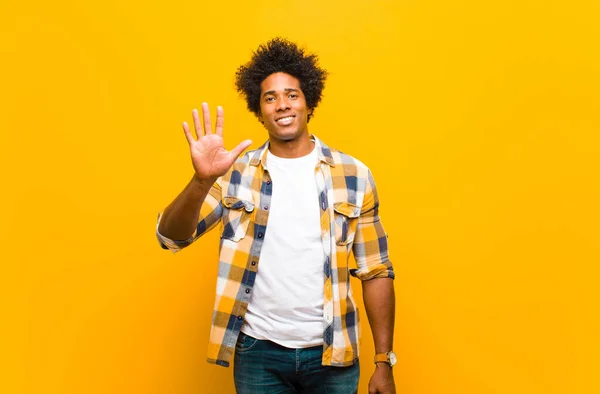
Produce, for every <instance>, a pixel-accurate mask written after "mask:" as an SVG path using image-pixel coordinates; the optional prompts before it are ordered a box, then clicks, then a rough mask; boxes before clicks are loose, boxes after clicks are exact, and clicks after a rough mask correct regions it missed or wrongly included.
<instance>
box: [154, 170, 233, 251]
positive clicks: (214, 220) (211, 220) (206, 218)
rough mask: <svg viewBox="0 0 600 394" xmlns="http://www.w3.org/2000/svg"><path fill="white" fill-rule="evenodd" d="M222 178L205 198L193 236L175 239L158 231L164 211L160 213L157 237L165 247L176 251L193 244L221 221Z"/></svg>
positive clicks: (157, 223)
mask: <svg viewBox="0 0 600 394" xmlns="http://www.w3.org/2000/svg"><path fill="white" fill-rule="evenodd" d="M220 180H221V178H219V180H217V182H215V183H214V184H213V185H212V187H211V188H210V191H209V192H208V195H207V196H206V198H205V199H204V203H203V204H202V207H200V215H199V217H198V225H197V226H196V229H195V230H194V233H193V234H192V236H191V237H190V238H188V239H184V240H175V239H171V238H167V237H165V236H164V235H162V234H161V233H159V232H158V226H159V225H160V219H161V218H162V215H163V212H164V211H162V212H160V213H159V214H158V220H157V222H156V237H157V238H158V242H159V243H160V246H161V247H162V248H163V249H168V250H170V251H171V252H173V253H175V252H178V251H180V250H182V249H183V248H185V247H187V246H189V245H191V244H192V243H193V242H194V241H196V240H197V239H198V238H200V237H201V236H202V235H203V234H205V233H206V232H208V231H210V230H212V229H213V228H214V227H215V226H216V225H217V224H218V223H220V222H221V216H222V215H223V205H222V202H221V184H220Z"/></svg>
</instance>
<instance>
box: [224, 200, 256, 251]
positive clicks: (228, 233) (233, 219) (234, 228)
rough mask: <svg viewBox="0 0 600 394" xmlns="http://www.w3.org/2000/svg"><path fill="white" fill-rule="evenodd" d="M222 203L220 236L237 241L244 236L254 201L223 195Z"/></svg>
mask: <svg viewBox="0 0 600 394" xmlns="http://www.w3.org/2000/svg"><path fill="white" fill-rule="evenodd" d="M222 204H223V233H222V234H221V238H224V239H229V240H231V241H235V242H238V241H240V240H241V239H243V238H244V237H245V236H246V233H247V232H248V226H249V225H250V222H251V218H252V212H253V211H254V203H253V202H252V201H248V200H242V199H240V198H238V197H231V196H225V197H223V200H222Z"/></svg>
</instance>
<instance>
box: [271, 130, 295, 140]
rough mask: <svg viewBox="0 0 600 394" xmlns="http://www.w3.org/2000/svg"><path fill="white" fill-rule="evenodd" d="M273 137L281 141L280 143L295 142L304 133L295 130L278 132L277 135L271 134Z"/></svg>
mask: <svg viewBox="0 0 600 394" xmlns="http://www.w3.org/2000/svg"><path fill="white" fill-rule="evenodd" d="M270 134H271V136H272V137H274V138H276V139H278V140H280V141H293V140H295V139H298V138H299V137H300V136H301V135H302V133H300V132H298V130H293V131H291V130H290V131H286V132H283V133H282V132H278V133H277V132H276V133H270Z"/></svg>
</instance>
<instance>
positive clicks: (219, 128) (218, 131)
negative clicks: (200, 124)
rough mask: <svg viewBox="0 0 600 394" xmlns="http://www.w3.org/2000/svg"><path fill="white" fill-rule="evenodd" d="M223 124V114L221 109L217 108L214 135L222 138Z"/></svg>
mask: <svg viewBox="0 0 600 394" xmlns="http://www.w3.org/2000/svg"><path fill="white" fill-rule="evenodd" d="M224 123H225V115H224V114H223V107H221V106H218V107H217V125H216V127H215V134H217V135H218V136H221V137H222V136H223V124H224Z"/></svg>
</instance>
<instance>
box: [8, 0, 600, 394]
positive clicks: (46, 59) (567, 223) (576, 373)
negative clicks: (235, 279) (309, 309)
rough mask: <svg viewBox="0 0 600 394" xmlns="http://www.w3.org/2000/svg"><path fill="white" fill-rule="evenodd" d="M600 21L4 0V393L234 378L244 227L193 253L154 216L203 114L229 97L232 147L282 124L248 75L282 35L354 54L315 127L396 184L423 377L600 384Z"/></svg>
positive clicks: (529, 393)
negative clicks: (232, 250)
mask: <svg viewBox="0 0 600 394" xmlns="http://www.w3.org/2000/svg"><path fill="white" fill-rule="evenodd" d="M598 20H600V7H599V6H598V2H596V1H573V2H564V1H542V0H524V1H492V2H485V1H475V0H462V1H443V0H426V1H418V2H416V1H414V2H408V1H370V2H367V1H343V2H342V1H335V2H334V1H332V2H328V1H313V0H305V1H301V2H300V1H285V2H265V1H254V2H245V1H243V2H242V1H239V2H224V1H221V2H211V3H203V2H198V1H171V2H168V3H164V4H163V5H157V4H155V3H152V2H146V1H144V2H142V1H136V0H132V1H130V2H125V3H123V2H119V1H111V0H108V1H102V2H100V1H94V2H75V1H64V0H62V1H61V0H59V1H56V2H40V1H38V2H35V1H34V2H17V1H11V0H8V1H6V0H5V1H3V2H2V5H1V6H0V37H1V42H0V56H1V60H2V62H1V64H0V91H1V94H0V100H1V102H0V130H1V132H2V138H1V140H0V141H1V152H2V154H1V155H0V168H1V169H2V193H1V197H0V198H1V199H2V205H1V206H2V225H1V226H0V229H1V230H0V231H1V234H0V235H1V237H2V241H3V244H4V247H3V250H2V252H1V260H2V274H1V275H0V281H1V282H0V289H1V292H2V296H1V301H0V303H1V304H0V306H1V311H2V324H1V326H0V329H1V330H2V333H1V337H0V338H1V339H0V341H1V342H0V349H1V350H0V354H1V355H2V364H3V365H2V368H0V371H1V372H0V374H1V375H2V376H1V379H0V392H2V393H7V394H9V393H10V394H12V393H19V394H20V393H36V394H38V393H44V394H55V393H56V394H82V393H85V394H97V393H98V394H100V393H102V394H108V393H110V394H112V393H127V394H192V393H233V392H234V389H233V379H232V369H225V368H220V367H216V366H213V365H210V364H207V363H206V362H205V356H206V346H207V342H208V332H209V328H210V319H211V313H212V305H213V300H214V298H213V297H214V289H215V278H216V270H217V263H216V259H217V239H218V234H216V233H212V234H210V235H208V236H206V237H205V238H204V239H202V240H200V241H199V242H198V243H196V244H195V245H193V246H192V247H191V248H190V249H189V250H187V251H185V252H183V253H181V254H178V255H176V256H173V255H171V254H170V253H168V252H165V251H162V250H161V249H159V247H158V244H157V242H156V240H155V237H154V225H155V220H156V214H157V212H158V211H159V210H160V209H162V208H163V207H164V206H165V205H166V204H168V203H169V202H170V201H171V200H172V199H173V198H174V197H175V195H176V194H177V193H178V192H179V191H180V190H181V189H182V188H183V186H184V185H185V184H186V182H187V181H188V179H189V178H190V176H191V174H192V169H191V164H190V161H189V157H188V151H187V144H186V142H185V139H184V136H183V133H182V132H181V128H180V123H181V121H183V120H188V121H190V120H191V119H190V111H191V109H192V108H194V107H199V106H200V103H201V102H202V101H207V102H209V103H210V104H211V105H212V107H213V109H214V107H215V106H216V105H217V104H220V105H223V106H224V108H225V111H226V135H225V136H226V142H227V144H228V146H229V147H233V146H234V145H235V144H237V143H238V142H239V141H241V140H242V139H245V138H251V139H253V141H254V144H253V147H257V146H258V145H259V144H260V143H262V142H263V141H264V140H265V139H266V137H267V135H266V132H265V131H264V130H263V129H262V128H261V125H260V124H259V123H258V122H257V121H256V120H255V119H254V117H253V116H252V115H251V114H249V113H248V112H247V111H246V109H245V104H244V102H243V101H242V100H241V99H240V98H239V97H238V96H237V94H236V92H235V91H234V89H233V79H234V73H235V70H236V68H237V67H238V66H239V65H240V64H242V63H244V62H246V61H247V60H248V59H249V56H250V54H251V50H252V49H254V48H255V47H256V46H257V45H258V44H259V43H261V42H264V41H266V40H267V39H269V38H272V37H274V36H277V35H281V36H285V37H288V38H290V39H292V40H294V41H297V42H299V43H300V44H302V45H305V46H307V47H308V48H309V49H310V50H311V51H314V52H316V53H317V54H318V55H319V56H320V59H321V64H322V65H323V66H324V67H325V68H327V69H328V70H329V71H330V73H331V75H330V78H329V80H328V82H327V86H326V90H325V97H324V99H323V102H322V105H321V106H320V107H319V108H318V110H317V111H316V114H315V118H314V120H313V121H311V123H310V130H311V132H313V133H315V134H317V135H318V136H319V137H320V138H322V139H323V140H324V141H325V142H327V143H328V144H329V145H331V146H335V147H337V148H339V149H341V150H342V151H344V152H346V153H349V154H352V155H355V156H357V157H359V158H360V159H361V160H362V161H364V162H365V163H366V164H367V165H369V166H370V168H371V169H372V171H373V173H374V175H375V178H376V180H377V183H378V188H379V191H380V196H381V199H382V208H381V213H382V217H383V220H384V223H385V226H386V230H387V231H388V233H389V239H390V242H391V245H390V247H391V256H392V258H393V261H394V263H395V268H396V272H397V280H396V281H395V286H396V292H397V297H398V301H397V322H396V330H395V338H396V340H395V349H396V351H397V353H398V355H399V364H398V366H397V367H395V377H396V381H397V386H398V392H399V393H402V394H500V393H501V394H554V393H556V394H559V393H560V394H565V393H568V394H590V393H600V378H599V377H598V371H599V370H600V365H599V364H600V360H599V358H600V356H599V353H600V340H599V339H598V337H599V335H598V333H599V332H600V321H599V320H600V319H599V309H600V308H599V305H598V301H599V298H600V296H599V291H598V277H599V275H598V274H599V268H598V262H599V261H600V242H599V240H600V237H599V235H600V234H599V230H598V226H599V223H600V211H599V208H598V201H599V197H600V196H599V194H600V182H599V176H598V170H599V167H600V165H599V161H598V157H599V154H600V144H599V139H600V138H599V136H598V135H599V131H600V117H599V113H600V94H599V92H600V73H599V72H600V50H599V49H600V48H599V47H598V46H599V44H598V43H599V42H600V41H599V39H600V23H598ZM353 286H354V288H355V290H357V291H359V290H360V286H359V283H358V282H354V283H353ZM364 317H365V316H364V315H363V320H362V321H363V325H364V327H363V342H362V345H361V350H362V359H361V360H362V365H361V374H362V380H361V386H360V389H361V391H360V392H361V393H364V392H366V385H367V382H368V379H369V377H370V374H371V371H372V370H373V368H374V366H373V364H372V363H371V357H372V355H373V345H372V339H371V336H370V331H369V330H368V327H367V321H366V319H365V318H364Z"/></svg>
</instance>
